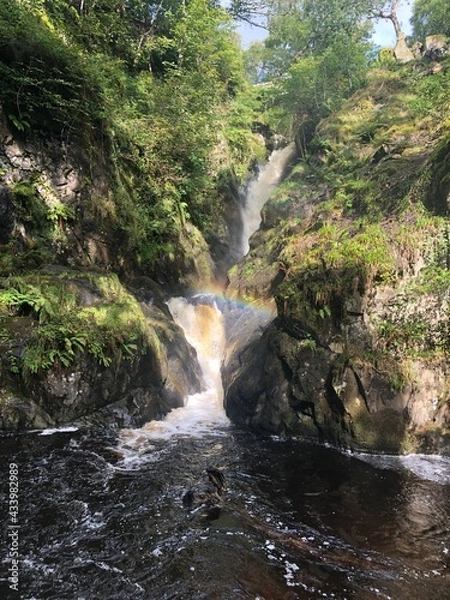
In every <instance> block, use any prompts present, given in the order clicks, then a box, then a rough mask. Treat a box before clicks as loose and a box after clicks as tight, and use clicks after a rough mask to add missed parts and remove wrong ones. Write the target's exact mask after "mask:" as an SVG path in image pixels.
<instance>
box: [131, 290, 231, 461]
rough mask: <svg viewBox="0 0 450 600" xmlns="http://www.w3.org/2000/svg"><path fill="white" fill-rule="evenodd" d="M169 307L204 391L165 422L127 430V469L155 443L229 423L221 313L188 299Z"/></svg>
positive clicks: (171, 413) (173, 300) (193, 397)
mask: <svg viewBox="0 0 450 600" xmlns="http://www.w3.org/2000/svg"><path fill="white" fill-rule="evenodd" d="M168 307H169V310H170V312H171V314H172V316H173V318H174V321H175V322H176V323H177V324H178V325H179V326H180V327H181V328H182V329H183V330H184V334H185V336H186V340H187V341H188V342H189V344H191V346H193V348H195V350H196V352H197V359H198V362H199V365H200V367H201V369H202V373H203V379H204V390H203V391H202V392H199V393H197V394H192V395H190V396H188V397H187V400H186V404H185V406H183V407H180V408H176V409H173V410H172V411H171V412H170V413H169V414H168V415H167V416H166V417H165V418H164V420H162V421H150V422H149V423H147V424H146V425H144V427H142V428H141V429H124V430H123V431H122V433H121V438H122V439H121V444H120V446H121V450H122V452H123V455H124V460H125V462H126V463H127V466H130V463H134V462H135V461H136V459H137V458H138V456H142V455H144V454H146V453H147V452H149V451H151V450H152V449H153V446H152V440H158V439H159V440H161V439H170V438H171V437H172V436H174V435H182V436H201V435H202V434H204V433H207V432H213V431H214V430H217V428H218V427H220V426H222V427H223V426H227V425H228V423H229V421H228V418H227V416H226V414H225V411H224V408H223V388H222V379H221V374H220V366H221V362H222V357H223V354H224V352H225V329H224V322H223V315H222V313H221V312H220V310H219V309H218V308H217V306H216V305H215V304H213V305H212V306H211V305H209V304H191V303H190V302H189V301H188V300H186V299H185V298H172V299H171V300H170V301H169V302H168ZM217 433H219V431H218V430H217ZM136 453H137V454H138V456H137V455H136ZM147 458H148V459H150V456H147ZM138 462H139V461H138Z"/></svg>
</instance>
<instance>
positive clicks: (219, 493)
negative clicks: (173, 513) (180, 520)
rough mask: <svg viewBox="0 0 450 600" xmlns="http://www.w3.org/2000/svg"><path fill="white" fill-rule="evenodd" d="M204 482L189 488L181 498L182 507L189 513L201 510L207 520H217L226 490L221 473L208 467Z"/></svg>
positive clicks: (216, 468) (224, 480)
mask: <svg viewBox="0 0 450 600" xmlns="http://www.w3.org/2000/svg"><path fill="white" fill-rule="evenodd" d="M205 475H206V477H205V480H206V481H201V482H198V483H196V484H195V485H194V486H192V487H191V488H189V489H188V490H187V491H186V492H185V493H184V494H183V497H182V502H183V506H184V507H185V508H187V509H189V510H191V511H197V510H199V509H201V510H202V511H203V513H204V515H205V517H206V518H207V519H208V520H215V519H218V518H219V516H220V511H221V509H222V505H223V498H224V495H225V493H226V490H227V484H226V479H225V475H224V473H223V471H222V470H221V469H219V468H218V467H208V468H207V469H206V471H205Z"/></svg>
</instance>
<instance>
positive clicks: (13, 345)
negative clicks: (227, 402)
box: [0, 268, 202, 430]
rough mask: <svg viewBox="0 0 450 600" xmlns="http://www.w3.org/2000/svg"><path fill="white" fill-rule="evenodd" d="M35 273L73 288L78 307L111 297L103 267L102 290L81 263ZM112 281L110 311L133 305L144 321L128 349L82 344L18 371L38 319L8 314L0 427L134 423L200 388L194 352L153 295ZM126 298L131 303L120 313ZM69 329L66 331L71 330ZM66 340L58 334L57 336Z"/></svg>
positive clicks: (1, 349) (1, 344)
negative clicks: (136, 299)
mask: <svg viewBox="0 0 450 600" xmlns="http://www.w3.org/2000/svg"><path fill="white" fill-rule="evenodd" d="M96 276H97V277H98V276H99V275H98V273H97V274H96ZM39 277H41V278H44V277H45V282H46V284H47V285H48V286H49V287H50V288H52V289H55V288H56V286H58V285H59V286H61V285H63V286H64V288H65V291H64V293H65V294H67V293H68V291H70V292H71V293H73V294H74V295H75V297H76V298H77V301H78V303H79V304H78V306H79V307H80V308H85V307H86V306H89V307H92V308H95V309H97V308H99V307H100V308H101V307H102V306H105V303H106V304H107V305H108V306H110V305H111V301H112V298H111V297H110V296H108V294H111V293H112V292H111V287H109V288H108V283H107V281H106V280H107V279H108V276H107V275H105V276H104V277H103V278H102V281H103V282H104V283H106V290H107V291H106V294H107V297H106V298H105V297H104V294H103V292H101V289H100V288H99V287H98V286H97V285H96V283H95V282H96V279H95V276H94V275H93V274H92V273H91V274H90V276H88V273H82V272H78V271H77V272H70V271H68V270H67V269H66V270H64V271H61V270H60V269H58V268H57V269H51V268H46V269H44V270H43V271H41V273H40V275H39ZM109 286H115V288H114V289H115V290H116V292H115V293H116V294H117V297H118V301H117V305H115V306H114V308H115V309H116V314H115V318H117V319H120V318H121V317H122V318H126V319H128V320H129V319H130V313H129V312H128V313H127V310H128V311H129V310H130V307H132V308H134V310H135V311H136V312H139V310H142V313H140V314H139V315H136V317H137V318H139V319H144V318H145V320H146V322H147V329H146V331H147V335H146V337H143V338H142V339H141V338H140V337H138V338H137V339H136V342H135V343H134V342H133V344H134V346H135V348H133V350H132V351H131V353H129V354H128V355H127V354H124V352H122V350H120V346H119V347H118V348H117V351H116V352H114V353H113V354H112V355H110V356H109V359H110V361H111V362H110V363H108V362H105V361H103V362H102V361H101V360H99V359H98V357H96V356H95V355H93V354H92V353H90V352H88V351H87V349H86V351H79V352H76V353H75V354H74V355H73V357H72V360H71V361H70V363H68V364H63V363H62V362H61V361H60V360H55V361H54V362H53V364H52V365H51V366H49V367H44V368H42V367H41V368H39V369H36V372H31V373H30V372H28V373H25V372H24V371H23V369H19V370H18V372H17V373H16V372H15V370H17V368H16V369H14V367H15V365H20V364H21V363H20V361H21V359H22V357H23V356H24V353H25V352H26V349H27V348H28V346H29V345H30V344H32V343H33V341H34V337H33V336H34V335H35V333H34V332H35V331H36V329H37V328H38V327H39V325H38V324H37V322H36V319H35V318H33V316H32V315H24V316H20V315H16V316H14V318H11V319H9V320H6V322H5V337H4V339H1V340H0V358H1V362H0V369H1V376H2V377H1V381H2V386H4V389H2V390H1V391H0V408H1V411H0V428H3V429H7V430H21V429H27V428H41V427H47V426H53V425H63V424H68V423H73V422H76V423H79V424H84V425H88V424H95V425H97V426H99V425H102V426H105V425H111V426H115V427H117V426H120V427H125V426H127V427H131V426H136V427H137V426H142V425H144V424H145V423H146V422H148V421H150V420H153V419H161V418H163V417H164V416H165V415H166V414H167V413H168V412H169V411H170V410H171V409H172V408H177V407H180V406H183V405H184V403H185V400H186V397H187V396H188V395H189V394H192V393H196V392H199V391H200V390H201V388H202V376H201V370H200V367H199V365H198V362H197V358H196V353H195V351H194V349H193V348H191V347H190V346H189V344H188V343H187V342H186V339H185V337H184V334H183V332H182V330H181V329H180V328H179V327H178V325H176V324H175V323H174V322H173V320H172V317H171V316H170V314H169V313H168V312H164V311H162V310H161V309H159V308H158V307H157V306H156V305H154V304H152V303H150V302H147V303H143V302H142V303H141V305H140V306H139V305H138V304H137V303H135V304H134V303H133V302H132V298H131V295H130V296H127V295H126V294H127V292H126V291H125V290H124V289H123V288H121V287H120V284H119V283H118V281H117V280H112V281H110V282H109ZM43 289H45V288H43ZM142 295H145V294H144V293H143V292H142ZM147 298H149V296H147ZM124 301H125V306H128V308H125V310H124V312H123V313H121V311H122V304H121V302H124ZM108 303H109V304H108ZM74 310H77V309H76V308H75V309H74ZM68 316H69V315H68ZM67 335H68V336H69V337H70V333H69V334H67ZM72 335H73V334H72ZM111 335H112V334H111ZM141 337H142V336H141ZM69 341H70V340H69ZM124 342H125V343H127V341H126V340H124ZM67 343H69V342H68V341H67V340H61V344H67ZM83 350H84V348H83ZM11 361H12V362H11ZM11 367H13V368H12V369H11Z"/></svg>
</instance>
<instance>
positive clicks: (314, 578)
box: [0, 423, 450, 600]
mask: <svg viewBox="0 0 450 600" xmlns="http://www.w3.org/2000/svg"><path fill="white" fill-rule="evenodd" d="M46 433H48V435H43V434H42V432H41V433H39V432H35V433H28V434H23V435H4V436H3V437H1V438H0V451H1V454H2V460H1V469H2V489H1V492H2V499H1V500H2V502H1V506H2V507H3V508H2V525H3V526H2V532H3V540H2V545H3V556H4V557H5V556H7V551H8V548H7V545H8V543H9V542H8V540H7V534H6V532H7V531H8V524H9V523H10V515H8V509H7V506H8V504H7V496H8V477H9V471H8V468H9V464H10V463H12V462H13V463H16V464H17V465H18V477H19V511H18V523H19V525H20V530H19V533H20V535H19V550H20V563H19V573H18V578H19V588H20V593H19V594H17V593H16V592H15V591H13V590H11V589H10V587H9V583H8V580H7V577H8V572H7V569H8V560H4V561H3V563H2V564H3V570H2V578H1V581H0V597H1V598H7V599H9V598H21V599H23V600H31V599H38V600H41V599H54V600H63V599H70V600H75V599H78V600H81V599H84V600H94V599H95V600H96V599H99V600H100V599H108V600H127V599H136V600H137V599H141V598H145V599H152V600H153V599H154V600H169V599H185V600H191V599H192V600H194V599H196V600H197V599H198V600H200V599H210V600H226V599H229V600H237V599H251V600H293V599H295V598H301V599H316V598H334V599H341V600H342V599H344V598H355V599H360V600H365V599H372V598H391V599H393V600H421V599H423V600H433V599H434V600H444V599H446V600H448V598H450V531H449V524H450V461H449V459H444V458H441V459H440V458H438V457H434V458H433V457H407V458H405V459H401V460H400V459H396V458H389V457H385V458H382V457H367V456H355V455H350V454H345V453H340V452H338V451H336V450H333V449H331V448H327V447H323V446H319V445H314V444H310V443H305V442H302V441H296V440H280V439H275V438H262V437H258V436H255V435H253V434H250V433H248V432H242V431H239V430H236V429H234V428H233V427H232V426H228V425H227V424H226V423H224V424H220V425H216V426H215V427H214V428H212V429H210V431H203V432H199V433H198V434H196V435H185V434H183V433H180V434H173V433H172V434H171V435H167V436H166V437H164V436H161V437H159V438H158V437H151V436H150V437H149V436H148V434H147V433H145V430H137V431H135V432H133V435H131V436H130V435H129V434H123V432H116V433H112V432H105V431H82V430H77V431H66V432H63V431H60V432H56V433H51V432H46ZM211 466H214V467H219V468H220V469H222V471H223V473H224V475H225V477H226V480H227V491H226V493H225V495H224V496H223V502H222V507H221V510H220V512H219V513H218V514H216V513H215V514H210V513H209V512H208V511H206V510H204V509H202V508H201V507H200V508H196V509H189V508H185V507H184V506H183V502H182V497H183V495H184V493H185V492H186V490H188V489H190V488H192V487H194V488H195V487H196V486H197V485H199V484H201V483H202V482H203V481H204V480H205V469H206V468H207V467H211Z"/></svg>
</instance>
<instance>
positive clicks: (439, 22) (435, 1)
mask: <svg viewBox="0 0 450 600" xmlns="http://www.w3.org/2000/svg"><path fill="white" fill-rule="evenodd" d="M411 23H412V25H413V32H414V37H415V38H416V39H419V40H420V39H422V40H423V39H425V38H426V36H427V35H434V34H439V33H440V34H444V35H447V36H450V3H449V2H448V0H415V2H414V9H413V15H412V18H411Z"/></svg>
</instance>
